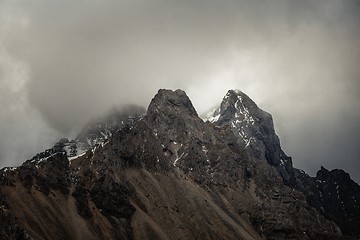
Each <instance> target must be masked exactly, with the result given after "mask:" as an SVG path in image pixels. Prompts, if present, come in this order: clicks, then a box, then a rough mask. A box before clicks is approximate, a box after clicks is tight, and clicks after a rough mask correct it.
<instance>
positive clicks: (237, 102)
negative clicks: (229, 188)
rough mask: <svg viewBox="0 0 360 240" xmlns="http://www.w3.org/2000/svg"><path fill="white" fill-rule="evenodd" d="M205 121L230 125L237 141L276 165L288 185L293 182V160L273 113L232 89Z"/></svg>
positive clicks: (253, 153)
mask: <svg viewBox="0 0 360 240" xmlns="http://www.w3.org/2000/svg"><path fill="white" fill-rule="evenodd" d="M205 120H208V121H211V122H213V123H215V124H216V125H218V126H226V125H227V126H229V127H230V128H231V129H232V132H233V133H234V135H235V136H236V137H237V142H238V144H239V145H240V146H241V147H242V148H244V149H246V150H247V151H248V152H249V153H250V154H251V156H253V157H254V158H257V159H260V160H265V161H267V162H268V163H269V164H270V165H272V166H275V167H276V168H277V170H278V171H279V173H280V175H281V176H282V177H283V179H284V181H285V182H286V183H288V184H289V185H293V184H294V181H295V180H294V173H293V172H292V160H291V158H290V157H288V156H287V155H286V154H285V153H284V151H283V150H282V149H281V146H280V140H279V137H278V136H277V135H276V133H275V128H274V123H273V119H272V116H271V115H270V114H269V113H267V112H265V111H263V110H261V109H260V108H259V107H258V106H257V105H256V103H255V102H254V101H252V100H251V99H250V97H249V96H247V95H246V94H245V93H243V92H242V91H240V90H229V91H228V92H227V94H226V95H225V97H224V98H223V101H222V102H221V104H220V106H219V107H218V108H216V109H215V110H213V111H212V112H211V113H210V114H208V117H207V118H205Z"/></svg>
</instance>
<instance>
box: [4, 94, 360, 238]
mask: <svg viewBox="0 0 360 240" xmlns="http://www.w3.org/2000/svg"><path fill="white" fill-rule="evenodd" d="M127 114H129V115H127ZM127 114H125V115H127V116H123V117H124V118H122V115H116V116H115V117H114V119H112V118H110V120H109V121H105V122H104V121H100V122H98V121H94V122H92V123H91V124H90V125H88V126H89V127H87V128H85V130H84V131H83V134H80V135H79V137H78V138H77V139H75V140H73V141H68V140H67V139H64V140H62V141H60V142H59V144H58V145H56V146H55V147H54V148H53V149H50V150H49V151H45V152H44V153H41V154H39V155H37V157H35V158H34V159H32V160H29V161H27V162H25V163H24V164H23V165H22V166H20V167H18V168H16V169H2V170H0V206H1V207H0V222H1V223H2V224H1V225H0V236H4V238H5V239H6V238H8V239H11V238H16V239H30V238H32V239H72V238H84V239H149V240H150V239H161V240H162V239H163V240H168V239H185V240H186V239H189V240H190V239H191V240H192V239H197V240H203V239H229V240H232V239H234V240H235V239H247V240H260V239H274V240H275V239H276V240H286V239H299V240H315V239H316V240H317V239H339V240H340V239H341V240H345V239H348V238H346V237H344V236H343V235H342V234H341V232H340V230H339V228H338V226H337V225H336V224H335V223H333V222H332V221H330V220H334V221H337V224H338V225H340V224H339V222H340V223H341V221H342V220H343V217H344V216H350V215H349V214H350V212H349V211H350V210H351V208H348V207H347V205H346V206H344V205H341V201H343V202H346V200H344V199H353V200H352V201H353V202H354V201H358V202H360V196H358V195H356V194H353V193H352V191H358V190H357V187H358V185H356V186H357V187H356V186H355V185H354V186H353V187H351V188H350V189H349V188H347V186H350V185H351V184H350V182H348V180H347V178H346V177H345V181H344V182H341V179H342V175H343V174H342V173H341V172H340V173H339V174H338V173H337V171H328V172H329V173H328V172H324V174H319V176H320V175H321V176H324V177H322V178H321V179H320V178H319V179H315V178H311V177H309V176H308V175H306V174H305V173H304V172H302V171H300V170H297V169H293V168H292V164H291V159H290V158H288V157H287V156H286V155H285V153H283V151H282V150H281V147H280V141H279V139H278V137H277V136H276V134H275V130H274V127H273V122H272V117H271V115H270V114H268V113H266V112H264V111H262V110H261V109H259V108H258V106H257V105H256V104H255V103H254V102H253V101H252V100H251V99H250V98H249V97H248V96H246V95H245V94H244V93H242V92H240V91H234V90H230V91H229V92H228V94H227V95H226V96H225V97H224V99H223V102H222V103H221V105H220V106H219V108H218V112H217V115H213V117H214V116H215V117H217V116H218V117H217V119H216V121H212V123H210V122H204V121H203V120H202V119H200V118H199V117H198V115H197V113H196V110H195V109H194V107H193V105H192V103H191V101H190V99H189V98H188V97H187V95H186V93H185V92H183V91H181V90H176V91H171V90H164V89H162V90H159V92H158V93H157V94H156V96H155V97H154V98H153V99H152V101H151V103H150V105H149V107H148V110H147V112H146V114H144V115H141V116H138V117H136V118H132V117H130V115H131V114H130V113H127ZM131 116H133V115H131ZM122 119H125V120H122ZM119 123H120V124H119ZM104 141H105V142H104ZM80 142H81V143H84V144H87V146H88V147H90V148H89V149H88V150H87V151H86V153H85V154H84V155H82V156H76V158H72V157H71V156H69V152H68V147H69V144H78V143H80ZM92 144H95V145H92ZM69 159H72V160H71V161H69ZM321 171H323V170H321ZM292 172H294V173H296V176H295V175H294V176H295V179H294V178H293V176H292V175H291V174H292ZM333 173H334V175H335V176H338V177H339V178H338V177H327V176H328V174H330V175H331V174H333ZM293 180H294V181H293ZM294 183H296V184H295V185H293V184H294ZM289 186H291V188H290V187H289ZM294 186H295V188H296V189H298V190H300V191H302V192H303V193H305V194H308V195H307V201H306V200H305V197H304V195H303V193H301V192H299V191H297V190H296V189H295V188H294ZM300 186H303V187H300ZM328 186H331V188H330V189H331V194H332V195H331V198H327V197H323V198H321V196H322V195H321V194H323V195H324V193H325V192H326V191H327V190H328V189H329V188H328ZM304 187H308V188H307V189H305V188H304ZM333 193H334V194H333ZM337 193H341V194H340V195H339V194H338V195H336V194H337ZM309 196H310V197H309ZM311 196H315V198H313V199H315V201H314V202H311ZM333 197H338V198H339V201H336V205H334V206H335V207H333V206H332V205H331V203H330V204H329V201H330V200H329V199H332V198H333ZM353 202H351V203H353ZM309 203H310V204H312V203H316V204H318V205H316V204H313V205H311V206H314V207H316V209H317V210H315V209H314V208H312V207H310V205H309ZM346 203H347V204H348V203H349V204H350V202H349V201H347V202H346ZM34 206H36V207H34ZM343 206H344V209H347V210H346V211H343V212H340V214H339V215H337V214H333V212H331V211H332V210H331V209H337V211H338V210H339V209H342V207H343ZM354 206H355V205H354ZM356 206H357V205H356ZM328 207H329V208H328ZM322 208H323V210H321V209H322ZM339 211H340V210H339ZM320 213H321V214H320ZM355 213H356V211H355ZM358 215H360V214H358ZM324 216H325V217H326V218H328V219H326V218H325V217H324ZM356 217H358V216H352V218H354V219H355V220H354V221H351V222H350V224H352V225H349V226H350V228H349V231H348V233H349V234H350V235H354V236H355V234H356V232H354V228H356V224H357V220H356V219H357V218H356ZM44 219H45V220H44ZM329 219H330V220H329ZM344 229H345V230H347V229H346V228H345V226H343V227H342V230H343V231H344ZM0 239H1V237H0Z"/></svg>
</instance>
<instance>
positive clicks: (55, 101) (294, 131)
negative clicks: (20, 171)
mask: <svg viewBox="0 0 360 240" xmlns="http://www.w3.org/2000/svg"><path fill="white" fill-rule="evenodd" d="M359 4H360V3H359V1H357V0H345V1H342V0H302V1H298V0H274V1H267V2H264V1H261V0H253V1H245V0H236V1H235V0H230V1H212V0H207V1H204V0H194V1H172V0H170V1H169V0H166V1H165V0H150V1H148V0H146V1H145V0H131V1H130V0H129V1H127V0H124V1H116V0H106V1H95V0H89V1H83V0H74V1H59V0H46V1H45V0H3V1H1V2H0V94H1V95H0V101H1V102H0V104H1V106H2V111H1V112H0V119H1V121H0V131H1V140H0V166H8V165H17V164H20V163H21V162H23V160H25V159H26V158H30V157H31V156H32V155H33V154H35V153H36V152H38V151H40V150H42V149H43V148H45V147H48V146H51V145H52V144H53V143H54V142H55V141H56V139H58V138H59V137H61V136H69V135H71V134H73V133H74V132H76V130H77V129H79V128H80V127H81V126H82V125H83V124H84V123H85V122H87V121H88V120H89V119H90V118H92V117H94V116H98V115H101V114H103V113H104V112H106V111H107V109H109V108H111V107H112V106H114V105H120V106H121V105H125V104H128V103H135V104H140V105H144V106H147V105H148V104H149V102H150V100H151V98H152V97H153V96H154V95H155V93H156V92H157V90H158V89H159V88H171V89H177V88H181V89H184V90H185V91H186V92H187V93H188V95H189V96H190V98H191V100H192V101H193V103H194V105H195V107H196V108H197V110H198V112H199V113H202V112H204V111H206V110H208V109H210V108H212V107H214V105H217V104H219V103H220V101H221V100H222V97H223V96H224V95H225V93H226V92H227V90H228V89H235V88H237V89H240V90H242V91H244V92H245V93H247V94H248V95H249V96H250V97H251V98H252V99H253V100H254V101H255V102H256V103H258V105H259V106H260V107H261V108H263V109H264V110H266V111H268V112H270V113H271V114H272V115H273V117H274V120H275V126H276V128H277V132H278V133H279V135H280V139H281V141H282V145H283V147H284V148H285V151H286V152H287V153H288V154H289V155H291V156H292V157H293V159H294V164H295V166H297V167H300V168H303V169H304V170H306V171H308V172H309V173H311V174H314V173H315V171H316V170H317V169H319V168H320V165H324V166H325V167H327V168H344V169H345V170H346V171H349V172H350V173H351V174H352V176H353V177H354V178H355V179H357V181H358V182H359V181H360V176H359V175H358V173H359V170H360V162H359V161H358V159H359V157H358V150H357V149H358V147H359V146H360V142H359V137H358V136H359V134H360V130H359V127H358V122H360V104H359V103H360V86H359V85H360V68H359V67H358V63H359V62H360V48H359V42H360V29H359V26H360V15H359V14H358V13H359V11H360V6H359Z"/></svg>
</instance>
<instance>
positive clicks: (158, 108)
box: [147, 89, 198, 117]
mask: <svg viewBox="0 0 360 240" xmlns="http://www.w3.org/2000/svg"><path fill="white" fill-rule="evenodd" d="M174 109H183V110H186V112H187V114H189V115H191V116H196V117H197V116H198V115H197V112H196V110H195V108H194V106H193V104H192V103H191V101H190V99H189V97H188V96H187V95H186V93H185V92H184V91H182V90H180V89H178V90H176V91H171V90H166V89H160V90H159V91H158V93H157V94H156V95H155V97H154V98H153V99H152V100H151V103H150V105H149V107H148V111H147V114H148V115H151V114H160V113H165V112H168V113H171V112H174Z"/></svg>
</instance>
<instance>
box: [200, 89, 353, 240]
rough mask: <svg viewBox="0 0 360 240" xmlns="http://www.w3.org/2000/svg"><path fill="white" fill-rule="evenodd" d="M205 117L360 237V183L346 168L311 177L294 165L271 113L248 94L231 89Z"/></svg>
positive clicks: (327, 214) (342, 225)
mask: <svg viewBox="0 0 360 240" xmlns="http://www.w3.org/2000/svg"><path fill="white" fill-rule="evenodd" d="M204 120H205V121H206V120H207V121H210V122H213V123H214V124H216V125H217V126H220V127H223V126H228V127H230V128H231V130H232V132H233V133H234V135H235V136H236V137H237V141H238V144H239V146H241V147H242V148H243V149H246V150H247V151H248V152H249V154H250V155H252V156H253V157H255V158H257V159H260V160H266V161H267V162H268V163H269V164H270V165H271V166H274V167H275V168H276V170H277V171H278V173H279V174H280V176H281V177H282V178H283V181H284V183H285V184H286V185H287V186H289V187H291V188H294V189H296V190H298V191H301V192H303V193H304V195H305V196H306V199H307V202H308V203H309V204H310V206H312V207H314V208H315V209H317V210H318V211H319V212H320V213H321V214H322V215H324V216H325V217H326V218H327V219H329V220H331V221H334V222H335V223H336V224H337V225H338V226H339V227H340V228H341V230H342V232H343V233H345V234H347V235H351V236H356V237H358V238H359V237H360V228H359V226H360V187H359V185H358V184H356V183H355V182H354V181H353V180H351V179H350V176H349V174H348V173H345V172H344V171H343V170H337V169H336V170H333V171H328V170H326V169H325V168H323V167H321V170H319V171H318V173H317V174H316V177H310V176H309V175H307V174H306V173H305V172H304V171H302V170H299V169H296V168H294V167H293V164H292V159H291V157H288V156H287V155H286V154H285V153H284V151H283V150H282V149H281V146H280V140H279V138H278V136H277V135H276V133H275V129H274V124H273V120H272V117H271V115H270V114H269V113H267V112H265V111H263V110H261V109H260V108H259V107H258V106H257V105H256V104H255V103H254V102H253V101H252V100H251V99H250V98H249V97H248V96H247V95H246V94H245V93H243V92H241V91H239V90H235V91H234V90H230V91H228V92H227V94H226V96H225V97H224V99H223V101H222V103H221V105H220V106H219V107H217V108H215V109H214V110H212V111H210V112H209V113H207V114H206V116H205V117H204Z"/></svg>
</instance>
